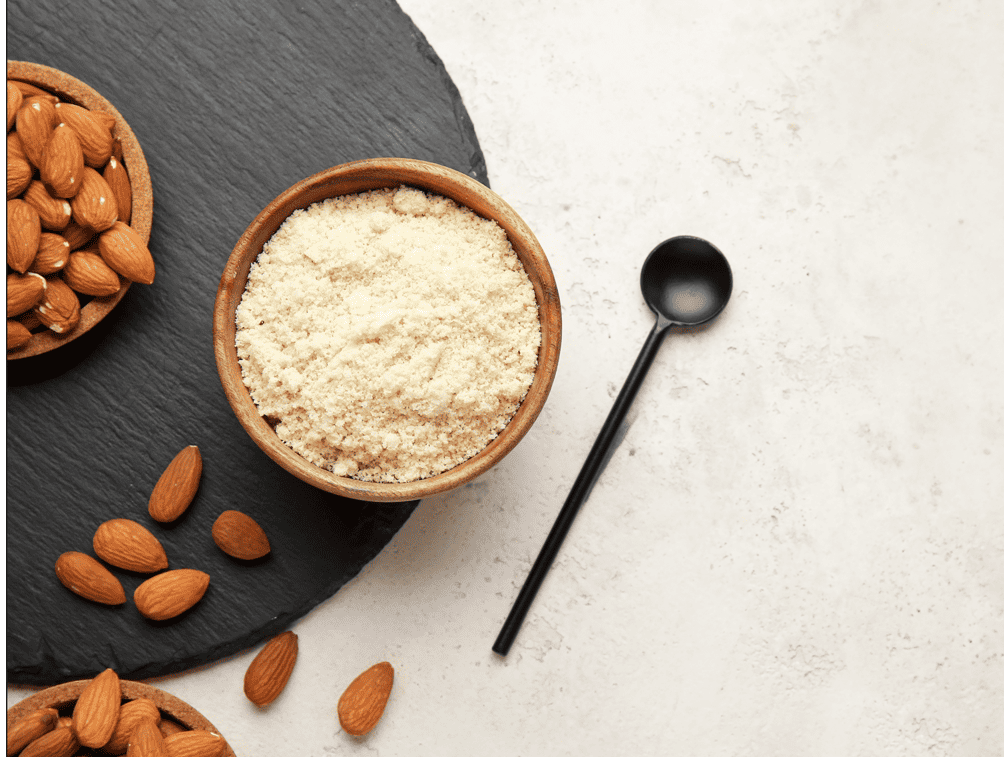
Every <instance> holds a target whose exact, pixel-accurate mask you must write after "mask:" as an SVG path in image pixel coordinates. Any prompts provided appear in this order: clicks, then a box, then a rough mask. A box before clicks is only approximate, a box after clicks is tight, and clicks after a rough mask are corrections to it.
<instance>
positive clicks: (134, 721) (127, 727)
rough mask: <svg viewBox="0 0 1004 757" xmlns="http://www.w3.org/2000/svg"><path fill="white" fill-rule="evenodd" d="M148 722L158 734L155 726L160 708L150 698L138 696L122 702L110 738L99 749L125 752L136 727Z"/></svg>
mask: <svg viewBox="0 0 1004 757" xmlns="http://www.w3.org/2000/svg"><path fill="white" fill-rule="evenodd" d="M143 722H149V723H150V724H151V726H152V727H153V730H154V731H155V732H156V734H157V735H158V736H160V730H158V728H157V726H158V724H159V723H160V710H159V709H157V705H156V704H154V703H153V700H152V699H147V698H146V697H139V698H138V699H132V700H130V701H128V702H124V703H123V704H122V706H121V707H120V708H119V719H118V722H117V723H116V724H115V730H114V731H112V735H111V738H110V739H108V743H107V744H105V745H104V746H103V747H102V748H101V751H103V752H108V753H109V754H125V753H126V750H127V749H128V748H129V741H130V739H131V738H133V737H134V736H135V734H136V729H137V727H138V726H139V724H140V723H143ZM161 741H163V737H161Z"/></svg>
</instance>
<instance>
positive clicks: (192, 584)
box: [132, 568, 209, 620]
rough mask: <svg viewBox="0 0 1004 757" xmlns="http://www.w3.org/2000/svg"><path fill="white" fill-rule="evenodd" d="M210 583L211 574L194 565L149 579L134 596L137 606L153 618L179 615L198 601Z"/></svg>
mask: <svg viewBox="0 0 1004 757" xmlns="http://www.w3.org/2000/svg"><path fill="white" fill-rule="evenodd" d="M208 587H209V574H208V573H204V572H202V571H201V570H195V569H193V568H178V569H176V570H168V571H166V572H164V573H158V574H157V575H156V576H154V577H153V578H148V579H146V580H145V581H144V582H143V583H141V584H140V585H139V586H138V587H137V588H136V591H135V593H134V594H133V596H132V598H133V601H134V602H135V603H136V609H138V610H139V611H140V614H142V615H143V616H144V617H146V618H149V619H150V620H167V619H169V618H173V617H176V616H178V615H181V613H183V612H185V610H187V609H189V608H190V607H192V606H193V605H195V604H196V603H197V602H198V601H199V600H200V599H202V596H203V595H204V594H205V593H206V589H207V588H208Z"/></svg>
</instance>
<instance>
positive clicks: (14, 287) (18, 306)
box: [7, 273, 48, 318]
mask: <svg viewBox="0 0 1004 757" xmlns="http://www.w3.org/2000/svg"><path fill="white" fill-rule="evenodd" d="M47 286H48V282H46V280H45V278H44V277H43V276H39V275H38V274H37V273H8V274H7V317H8V318H12V317H14V316H15V315H21V313H24V312H25V311H27V310H31V309H32V308H33V307H35V305H36V304H37V303H38V302H39V300H41V299H42V295H44V294H45V290H46V287H47Z"/></svg>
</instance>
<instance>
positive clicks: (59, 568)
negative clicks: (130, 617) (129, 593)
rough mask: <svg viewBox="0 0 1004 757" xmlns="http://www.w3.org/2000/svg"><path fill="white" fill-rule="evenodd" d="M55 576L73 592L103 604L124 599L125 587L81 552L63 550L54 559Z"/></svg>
mask: <svg viewBox="0 0 1004 757" xmlns="http://www.w3.org/2000/svg"><path fill="white" fill-rule="evenodd" d="M56 577H57V578H58V579H59V581H60V583H62V584H63V586H65V587H66V588H67V589H69V590H70V591H72V592H73V593H74V594H78V595H80V596H81V597H83V598H84V599H89V600H91V601H92V602H100V603H101V604H104V605H120V604H123V603H124V602H125V601H126V595H125V589H123V588H122V584H121V583H120V582H119V580H118V579H117V578H116V577H115V576H113V575H112V574H111V572H110V571H109V570H108V568H106V567H105V566H104V565H102V564H101V563H99V562H98V561H97V560H95V559H94V558H93V557H91V556H90V555H85V554H84V553H83V552H64V553H63V554H61V555H60V556H59V557H58V558H57V559H56Z"/></svg>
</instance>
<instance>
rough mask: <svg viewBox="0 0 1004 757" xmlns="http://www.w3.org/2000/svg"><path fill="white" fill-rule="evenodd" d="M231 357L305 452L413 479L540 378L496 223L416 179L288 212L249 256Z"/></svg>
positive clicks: (367, 472)
mask: <svg viewBox="0 0 1004 757" xmlns="http://www.w3.org/2000/svg"><path fill="white" fill-rule="evenodd" d="M236 321H237V338H236V343H237V356H238V359H239V362H240V366H241V372H242V375H243V378H244V384H245V386H246V387H247V388H248V390H249V392H250V394H251V397H252V399H253V400H254V402H255V403H256V405H257V406H258V411H259V412H260V413H261V415H263V416H265V417H266V418H267V419H270V420H271V421H272V422H273V423H274V424H275V432H276V434H277V435H278V436H279V438H280V439H281V440H282V441H283V442H285V443H286V444H287V445H289V446H290V447H291V448H292V449H293V450H294V451H296V452H297V453H298V454H300V455H301V456H302V457H304V458H306V459H307V460H309V461H310V462H312V463H313V464H315V465H317V466H319V467H322V468H325V469H327V470H330V471H332V472H333V473H335V474H336V475H340V476H349V477H353V478H356V479H359V480H363V481H374V482H406V481H415V480H418V479H422V478H426V477H428V476H433V475H435V474H438V473H442V472H443V471H446V470H449V469H450V468H453V467H455V466H456V465H458V464H460V463H461V462H463V461H464V460H467V459H468V458H470V457H473V456H474V455H476V454H477V453H478V452H480V451H481V450H482V449H484V448H485V447H486V446H488V444H489V442H491V440H492V439H494V438H495V437H496V436H497V435H498V434H499V432H500V431H501V430H502V429H503V428H504V427H505V426H506V424H507V423H508V422H509V420H510V419H511V418H512V416H513V415H514V414H515V412H516V410H517V409H518V408H519V405H520V403H521V402H522V400H523V398H524V397H525V396H526V392H527V390H528V389H529V387H530V384H531V382H532V381H533V375H534V371H535V369H536V365H537V352H538V349H539V347H540V339H541V335H540V321H539V316H538V312H537V303H536V299H535V296H534V291H533V285H532V284H531V283H530V279H529V277H528V276H527V275H526V272H525V270H524V269H523V266H522V264H521V263H520V261H519V258H518V257H517V256H516V253H515V252H514V251H513V249H512V247H511V245H510V244H509V241H508V239H507V238H506V235H505V232H504V231H503V230H502V228H501V227H499V226H498V224H496V223H495V222H494V221H490V220H487V219H484V218H481V217H480V216H478V215H476V214H475V213H473V212H472V211H471V210H469V209H467V208H464V207H462V206H459V205H458V204H457V203H455V202H454V201H452V200H450V199H448V198H445V197H440V196H437V195H431V194H426V193H424V192H422V191H420V190H417V189H413V188H410V187H403V186H402V187H399V188H395V189H379V190H374V191H371V192H364V193H360V194H357V195H347V196H343V197H336V198H332V199H329V200H324V201H322V202H318V203H315V204H314V205H311V206H310V207H308V208H305V209H302V210H297V211H295V212H294V213H293V214H292V215H291V216H290V217H289V218H288V219H287V220H286V221H285V222H284V223H283V225H282V226H281V227H280V228H279V230H278V231H277V232H276V233H275V234H274V235H273V237H272V238H271V239H270V240H269V241H268V242H267V243H266V244H265V246H264V248H263V249H262V252H261V254H260V255H259V256H258V259H257V260H256V261H255V263H254V264H253V265H252V267H251V271H250V274H249V275H248V283H247V288H246V290H245V292H244V295H243V297H242V299H241V302H240V305H239V306H238V308H237V317H236Z"/></svg>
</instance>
